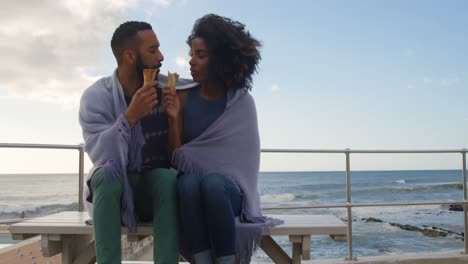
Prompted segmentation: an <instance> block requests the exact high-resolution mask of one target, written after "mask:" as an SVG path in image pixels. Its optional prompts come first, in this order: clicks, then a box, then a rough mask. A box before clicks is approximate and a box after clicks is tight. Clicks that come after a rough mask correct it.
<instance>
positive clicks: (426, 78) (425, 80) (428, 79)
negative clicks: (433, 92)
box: [423, 76, 432, 84]
mask: <svg viewBox="0 0 468 264" xmlns="http://www.w3.org/2000/svg"><path fill="white" fill-rule="evenodd" d="M423 81H424V83H425V84H432V78H431V77H427V76H426V77H424V79H423Z"/></svg>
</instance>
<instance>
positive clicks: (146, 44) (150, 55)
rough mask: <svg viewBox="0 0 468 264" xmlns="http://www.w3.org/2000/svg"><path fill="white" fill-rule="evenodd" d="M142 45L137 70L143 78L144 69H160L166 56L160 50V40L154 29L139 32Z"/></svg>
mask: <svg viewBox="0 0 468 264" xmlns="http://www.w3.org/2000/svg"><path fill="white" fill-rule="evenodd" d="M138 37H139V38H140V45H139V47H138V49H137V58H136V65H135V70H136V71H137V75H138V76H139V77H140V78H141V79H142V80H143V70H144V69H159V68H161V65H162V64H161V62H162V61H163V60H164V56H163V55H162V53H161V51H160V50H159V40H158V38H157V37H156V34H155V33H154V31H153V30H142V31H140V32H138Z"/></svg>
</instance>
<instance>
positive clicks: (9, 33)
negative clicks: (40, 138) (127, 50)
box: [0, 0, 136, 103]
mask: <svg viewBox="0 0 468 264" xmlns="http://www.w3.org/2000/svg"><path fill="white" fill-rule="evenodd" d="M135 4H136V0H127V1H124V0H102V1H94V0H78V1H72V0H65V1H55V0H43V1H26V0H19V1H7V2H5V3H2V9H0V57H1V58H2V63H1V64H0V90H3V91H4V92H6V94H7V95H9V96H13V97H20V98H26V99H32V100H38V101H47V102H49V101H50V102H59V103H70V102H76V101H77V99H78V98H79V96H80V94H81V93H82V91H83V90H84V89H85V88H86V87H88V86H89V85H90V84H91V83H92V82H93V81H95V80H96V79H97V78H98V76H92V75H91V74H90V72H92V71H93V70H95V69H97V68H99V67H100V66H101V65H102V63H103V58H104V56H103V51H104V50H109V48H108V45H109V44H108V43H109V39H110V36H111V35H112V33H113V31H114V30H115V28H116V27H117V26H118V25H119V24H121V23H122V22H124V21H125V19H126V17H127V15H126V14H127V10H128V9H129V8H132V7H134V6H135ZM108 52H110V50H109V51H108Z"/></svg>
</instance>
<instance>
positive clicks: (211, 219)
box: [200, 174, 242, 259]
mask: <svg viewBox="0 0 468 264" xmlns="http://www.w3.org/2000/svg"><path fill="white" fill-rule="evenodd" d="M200 188H201V193H202V201H203V209H204V215H205V219H206V223H207V226H208V227H209V231H208V233H209V235H210V239H211V242H212V243H213V249H214V251H215V254H216V257H217V258H218V259H219V258H220V257H223V256H232V257H234V255H235V254H236V243H235V242H236V230H235V227H236V226H235V220H234V218H235V217H236V216H238V215H239V214H240V210H241V203H242V197H241V194H240V193H239V190H238V189H237V187H236V186H235V185H234V183H232V181H231V180H229V179H228V178H227V177H226V176H224V175H221V174H208V175H206V176H205V177H203V179H202V182H201V184H200Z"/></svg>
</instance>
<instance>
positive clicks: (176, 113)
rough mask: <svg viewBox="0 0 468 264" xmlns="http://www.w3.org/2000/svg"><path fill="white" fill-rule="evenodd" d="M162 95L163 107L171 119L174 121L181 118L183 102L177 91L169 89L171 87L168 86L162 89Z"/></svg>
mask: <svg viewBox="0 0 468 264" xmlns="http://www.w3.org/2000/svg"><path fill="white" fill-rule="evenodd" d="M162 95H163V101H162V103H163V107H164V110H165V111H166V113H167V115H168V116H169V119H171V120H172V121H175V120H177V119H179V118H180V113H181V104H180V99H179V96H178V95H177V92H176V91H175V90H171V89H169V87H167V86H166V87H164V88H163V89H162Z"/></svg>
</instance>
